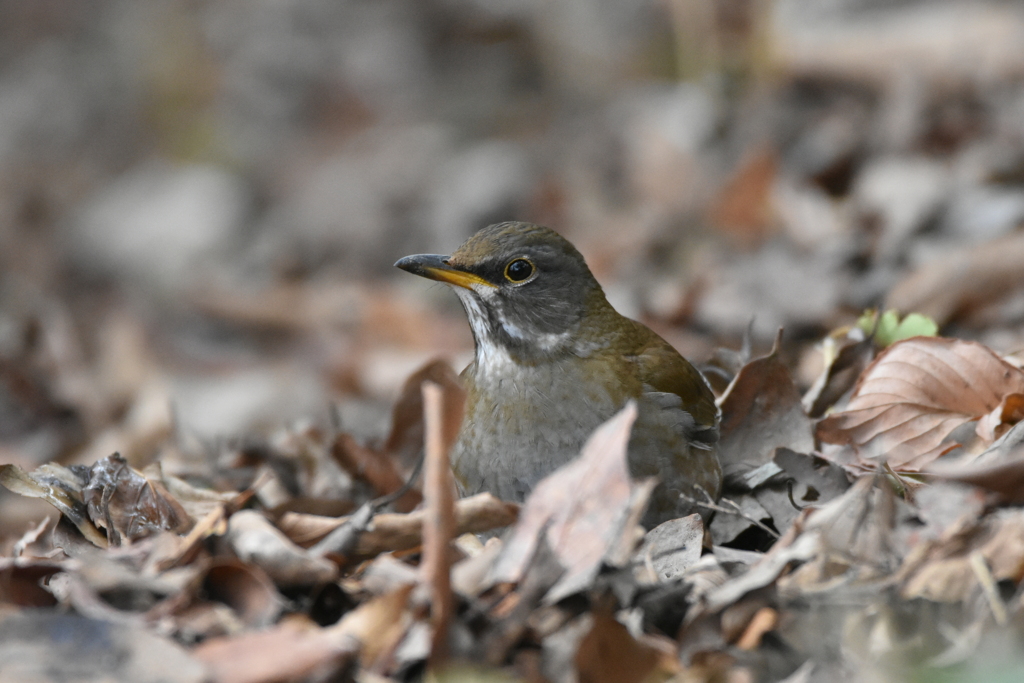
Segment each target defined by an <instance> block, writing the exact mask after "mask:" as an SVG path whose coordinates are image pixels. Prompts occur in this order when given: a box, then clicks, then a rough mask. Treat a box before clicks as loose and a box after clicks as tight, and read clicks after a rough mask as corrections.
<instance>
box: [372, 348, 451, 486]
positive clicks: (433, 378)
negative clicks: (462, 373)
mask: <svg viewBox="0 0 1024 683" xmlns="http://www.w3.org/2000/svg"><path fill="white" fill-rule="evenodd" d="M424 382H433V383H434V384H436V385H438V386H440V387H441V388H442V389H443V391H444V394H445V405H446V406H447V405H449V404H451V405H454V404H456V403H459V402H464V401H465V396H466V390H465V389H463V388H462V382H461V380H459V375H458V373H457V372H455V370H453V369H452V366H451V365H450V364H449V363H448V362H447V361H444V360H433V361H430V362H429V363H427V364H426V365H424V366H423V367H421V368H420V369H419V370H417V371H416V372H414V373H413V374H412V375H410V376H409V378H408V379H407V380H405V384H404V385H402V393H401V395H400V396H399V397H398V400H397V401H396V402H395V406H394V408H393V409H392V410H391V433H390V434H388V438H387V441H385V442H384V452H385V453H388V454H389V455H390V456H391V457H393V458H394V459H395V460H396V461H397V462H398V463H399V464H400V465H401V466H402V467H404V468H405V469H406V470H409V469H412V467H413V466H414V465H415V464H416V459H417V458H418V457H419V454H420V452H421V451H422V449H423V434H424V431H423V394H422V392H421V391H420V387H421V386H422V385H423V383H424ZM460 421H461V418H460ZM446 429H450V428H449V427H446ZM455 432H456V433H458V427H456V430H455ZM381 493H389V492H388V491H381Z"/></svg>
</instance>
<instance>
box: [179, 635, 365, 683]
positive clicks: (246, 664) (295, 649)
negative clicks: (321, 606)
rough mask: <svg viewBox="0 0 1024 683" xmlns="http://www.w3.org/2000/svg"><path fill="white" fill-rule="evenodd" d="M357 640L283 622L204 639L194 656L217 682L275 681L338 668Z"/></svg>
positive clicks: (268, 682) (290, 679) (295, 678)
mask: <svg viewBox="0 0 1024 683" xmlns="http://www.w3.org/2000/svg"><path fill="white" fill-rule="evenodd" d="M358 646H359V643H358V642H356V641H352V642H349V643H344V642H338V640H337V639H336V638H332V637H331V636H330V634H329V633H327V632H326V631H324V630H322V629H310V628H302V627H301V626H298V625H296V624H295V623H293V622H284V623H283V624H280V625H278V626H275V627H273V628H270V629H267V630H265V631H252V632H248V633H245V634H243V635H240V636H235V637H228V638H211V639H210V640H206V641H203V642H202V643H201V644H200V645H199V646H198V647H196V648H195V650H193V651H192V653H193V655H194V656H195V657H196V659H198V660H199V661H201V662H203V663H204V664H206V666H207V667H208V668H209V669H210V671H211V672H212V674H213V680H214V681H216V683H274V682H275V681H294V680H303V679H304V678H305V677H307V676H309V675H311V674H312V673H313V672H322V671H323V670H324V669H325V668H328V667H330V668H338V667H340V666H341V664H342V663H343V662H345V661H347V660H348V659H350V658H352V657H353V656H355V654H356V652H357V651H358Z"/></svg>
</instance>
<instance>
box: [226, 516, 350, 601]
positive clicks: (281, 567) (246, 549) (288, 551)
mask: <svg viewBox="0 0 1024 683" xmlns="http://www.w3.org/2000/svg"><path fill="white" fill-rule="evenodd" d="M225 538H226V540H227V542H228V543H229V544H230V545H231V549H232V550H233V551H234V552H235V555H237V556H238V558H239V559H241V560H243V561H244V562H252V563H253V564H255V565H257V566H258V567H260V568H261V569H263V570H264V571H265V572H267V574H268V575H269V576H270V578H272V579H273V580H274V581H275V582H276V583H278V584H279V585H281V586H310V585H315V584H319V583H324V582H326V581H331V580H332V579H334V578H335V577H336V576H337V574H338V568H337V567H336V566H335V564H334V563H333V562H331V561H330V560H328V559H326V558H323V557H315V556H313V555H311V554H310V553H309V552H307V551H306V550H305V549H303V548H300V547H299V546H297V545H295V544H294V543H292V542H291V541H290V540H289V539H288V537H287V536H285V535H284V534H283V533H281V532H280V531H278V530H277V529H276V528H274V526H273V525H271V524H270V522H268V521H267V520H266V518H265V517H264V516H263V515H261V514H260V513H258V512H256V511H255V510H242V511H241V512H236V513H235V514H233V515H232V516H231V519H230V520H228V531H227V534H226V536H225Z"/></svg>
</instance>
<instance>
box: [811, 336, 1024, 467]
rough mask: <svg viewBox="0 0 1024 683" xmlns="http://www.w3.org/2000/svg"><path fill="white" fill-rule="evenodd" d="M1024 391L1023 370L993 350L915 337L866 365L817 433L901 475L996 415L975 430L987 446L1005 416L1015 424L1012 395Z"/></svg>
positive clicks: (954, 446)
mask: <svg viewBox="0 0 1024 683" xmlns="http://www.w3.org/2000/svg"><path fill="white" fill-rule="evenodd" d="M1022 391H1024V372H1021V371H1020V370H1019V369H1018V368H1015V367H1014V366H1012V365H1010V364H1009V363H1007V362H1006V361H1004V360H1003V359H1002V358H1000V357H999V356H997V355H996V354H995V353H994V352H993V351H992V350H991V349H989V348H987V347H985V346H983V345H981V344H978V343H976V342H966V341H961V340H958V339H943V338H938V337H914V338H912V339H908V340H906V341H902V342H898V343H896V344H893V345H892V346H891V347H890V348H889V349H888V350H886V351H885V352H884V353H882V354H881V355H879V356H878V358H876V359H875V361H874V362H873V363H872V364H871V365H870V366H868V368H867V370H865V372H864V374H863V375H862V376H861V378H860V380H859V381H858V383H857V386H856V387H855V389H854V393H853V396H852V398H851V399H850V403H849V405H848V406H847V408H846V410H844V411H842V412H840V413H836V414H834V415H831V416H829V417H827V418H825V419H824V420H822V421H821V422H819V423H818V428H817V436H818V438H819V439H820V440H821V441H824V442H826V443H832V444H840V445H849V446H850V447H852V448H853V449H854V450H855V451H856V453H857V454H858V455H859V457H860V458H861V459H862V460H879V461H880V460H885V461H887V462H888V463H889V465H890V466H891V467H892V468H893V469H895V470H897V471H905V472H908V471H909V472H915V471H919V470H920V469H921V468H922V467H924V466H925V465H927V464H928V463H930V462H932V461H933V460H935V459H936V458H938V457H939V456H941V455H943V454H944V453H947V452H949V451H950V450H953V449H954V448H956V447H957V446H959V445H964V444H961V443H959V442H957V441H955V440H953V439H952V438H947V437H950V435H951V433H952V432H953V430H955V429H957V428H958V427H961V426H962V425H964V424H966V423H968V422H971V421H973V420H979V419H981V418H983V417H985V416H988V415H989V414H993V415H994V413H995V412H998V417H995V416H993V417H991V418H989V419H987V420H986V421H985V422H983V423H979V424H978V425H977V428H976V429H975V433H976V434H977V435H978V437H979V438H980V439H981V440H982V441H983V442H991V440H992V438H993V437H994V436H995V435H996V434H997V431H998V429H999V425H1000V424H1003V420H1004V419H1005V418H1004V415H1005V416H1006V417H1008V418H1011V419H1012V418H1013V417H1014V416H1015V415H1016V414H1017V412H1018V410H1019V406H1018V404H1017V402H1016V401H1015V400H1011V399H1010V398H1008V397H1011V396H1012V395H1013V394H1017V393H1020V392H1022ZM1004 401H1006V404H1005V406H1004ZM997 409H998V410H997ZM997 420H998V423H996V421H997Z"/></svg>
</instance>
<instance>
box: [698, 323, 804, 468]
mask: <svg viewBox="0 0 1024 683" xmlns="http://www.w3.org/2000/svg"><path fill="white" fill-rule="evenodd" d="M781 338H782V331H781V330H780V331H779V335H778V336H777V337H776V339H775V344H774V346H773V347H772V351H771V353H770V354H768V355H767V356H765V357H763V358H758V359H756V360H753V361H750V362H749V363H747V364H746V365H744V366H743V368H742V369H741V370H740V372H739V374H737V375H736V378H735V379H734V380H733V381H732V383H731V384H730V385H729V388H728V390H727V391H726V393H725V395H724V396H722V398H721V399H720V400H719V404H720V405H721V407H722V426H721V434H722V436H721V439H720V440H719V443H718V457H719V459H720V460H721V461H722V471H723V473H724V474H725V478H726V481H727V482H733V483H735V482H736V480H737V478H738V477H740V476H742V475H744V474H746V473H748V472H751V471H752V470H756V469H757V468H758V467H761V466H762V465H765V464H766V463H768V462H771V459H772V456H773V455H774V454H775V449H776V448H778V447H785V448H791V449H793V450H795V451H799V452H803V453H806V452H809V451H811V450H813V448H814V441H813V438H812V436H811V420H810V418H808V417H807V414H806V413H805V412H804V409H803V405H802V404H801V401H800V392H799V391H798V390H797V388H796V385H795V384H793V379H792V377H790V374H789V370H788V369H787V368H786V366H785V364H784V363H783V362H782V360H781V359H780V358H779V353H778V352H779V342H780V341H781Z"/></svg>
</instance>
